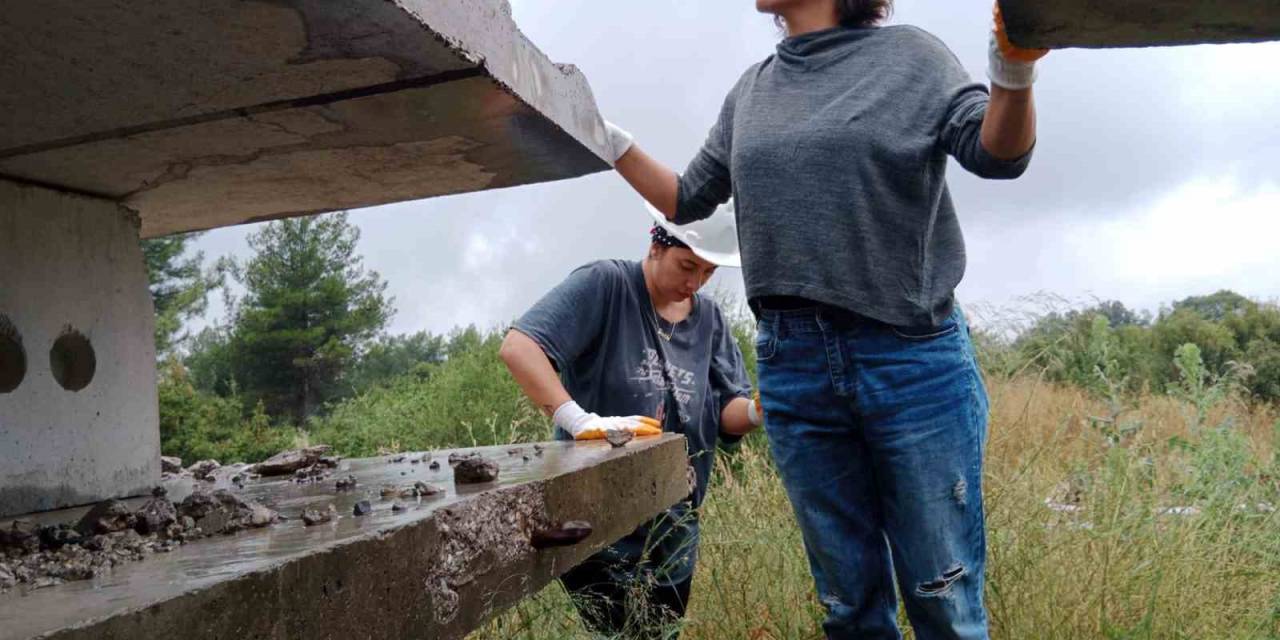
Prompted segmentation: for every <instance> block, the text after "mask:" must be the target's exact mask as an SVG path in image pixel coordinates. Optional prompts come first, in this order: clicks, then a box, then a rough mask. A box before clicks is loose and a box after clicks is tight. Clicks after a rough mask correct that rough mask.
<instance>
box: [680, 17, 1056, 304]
mask: <svg viewBox="0 0 1280 640" xmlns="http://www.w3.org/2000/svg"><path fill="white" fill-rule="evenodd" d="M989 100H990V97H989V95H988V93H987V89H986V87H985V86H984V85H982V84H977V83H975V82H973V81H972V79H971V78H970V77H969V75H968V73H966V72H965V70H964V68H963V67H962V66H961V65H960V62H959V60H957V59H956V57H955V55H954V54H952V53H951V51H950V50H949V49H947V47H946V45H944V44H943V43H942V42H941V41H940V40H938V39H937V38H935V37H934V36H932V35H930V34H929V33H927V32H925V31H923V30H921V29H918V28H915V27H909V26H892V27H880V28H845V27H840V28H835V29H828V30H825V31H819V32H815V33H809V34H804V35H801V36H796V37H794V38H787V39H785V40H783V41H782V42H781V43H780V44H779V45H778V50H777V54H775V55H772V56H769V57H768V58H766V59H765V60H764V61H762V62H760V63H758V64H756V65H754V66H752V67H751V68H749V69H747V72H746V73H744V74H743V75H742V78H741V79H739V80H738V83H737V84H736V85H735V86H734V88H733V90H732V91H730V92H729V96H728V97H727V98H726V99H725V102H724V107H723V108H722V109H721V112H720V117H719V119H718V121H717V122H716V124H715V126H713V127H712V129H711V133H710V135H709V136H708V137H707V142H706V144H705V145H704V146H703V148H702V150H701V151H700V152H699V153H698V155H697V156H696V157H695V158H694V159H693V161H692V162H691V163H690V164H689V167H688V169H687V170H686V171H685V172H684V175H682V176H680V184H679V204H678V208H677V215H676V222H677V223H679V224H686V223H689V222H692V221H694V220H698V219H701V218H704V217H706V216H708V215H710V214H711V212H712V211H713V210H714V208H715V206H716V205H718V204H720V203H722V202H724V201H725V200H726V199H728V198H729V197H730V196H731V195H732V196H733V198H734V204H735V208H736V210H737V215H738V238H739V243H740V245H741V248H742V262H743V277H744V279H745V280H746V286H747V297H748V299H750V300H755V299H758V298H759V297H761V296H797V297H802V298H808V299H811V300H814V301H817V302H821V303H825V304H829V305H832V306H836V307H840V308H843V309H847V310H850V311H853V312H855V313H859V314H862V315H865V316H868V317H871V318H874V319H876V320H880V321H882V322H887V323H890V324H894V325H899V326H910V327H932V326H937V325H939V324H941V322H942V321H943V320H944V319H945V318H946V317H947V316H948V315H949V314H950V313H951V309H952V305H953V299H954V291H955V288H956V285H958V284H959V283H960V278H961V276H963V275H964V267H965V253H964V238H963V236H962V235H961V233H960V225H959V222H958V221H957V220H956V212H955V208H954V207H953V206H952V203H951V195H950V193H949V192H948V190H947V183H946V168H947V155H948V154H950V155H952V156H954V157H955V158H956V159H957V160H958V161H959V162H960V164H961V165H962V166H964V167H965V168H966V169H968V170H969V171H972V172H973V173H975V174H977V175H979V176H982V177H985V178H1016V177H1018V176H1019V175H1021V174H1022V172H1023V171H1024V170H1025V169H1026V167H1027V164H1028V162H1029V161H1030V156H1031V154H1030V153H1028V154H1027V155H1026V156H1025V157H1023V158H1019V159H1017V160H1014V161H1001V160H998V159H996V158H994V157H993V156H991V155H990V154H988V153H987V152H986V150H985V149H983V147H982V144H981V143H980V141H979V138H980V136H979V132H980V130H981V128H982V119H983V116H984V115H985V114H986V110H987V103H988V101H989Z"/></svg>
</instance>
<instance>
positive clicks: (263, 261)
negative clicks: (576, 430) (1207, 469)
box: [144, 213, 1280, 461]
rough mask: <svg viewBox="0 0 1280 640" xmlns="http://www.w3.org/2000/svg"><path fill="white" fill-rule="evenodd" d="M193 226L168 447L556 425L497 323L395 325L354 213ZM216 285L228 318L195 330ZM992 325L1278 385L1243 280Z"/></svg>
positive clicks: (164, 335)
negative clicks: (220, 253) (1192, 356)
mask: <svg viewBox="0 0 1280 640" xmlns="http://www.w3.org/2000/svg"><path fill="white" fill-rule="evenodd" d="M194 238H195V236H194V235H185V236H173V237H169V238H161V239H156V240H148V241H146V242H145V243H144V255H145V256H146V259H147V265H148V269H149V272H150V274H151V292H152V297H153V300H154V301H155V307H156V347H157V353H159V354H160V358H161V361H160V363H159V364H158V367H157V368H158V372H159V373H158V375H159V382H160V414H161V437H162V446H163V448H164V451H165V453H166V454H170V455H179V456H182V457H183V458H184V459H189V460H191V459H200V458H210V457H215V458H219V459H223V461H227V460H229V459H242V460H246V461H252V460H256V459H260V458H263V457H265V456H268V455H271V454H272V453H274V452H276V451H278V450H280V449H282V448H285V447H287V446H290V445H291V444H293V443H294V442H296V441H298V440H300V439H310V440H313V441H317V442H318V441H323V442H326V443H329V444H333V445H335V446H337V447H338V448H339V450H340V451H342V452H343V453H345V454H347V455H371V454H373V453H376V452H377V451H378V450H380V449H385V448H392V449H395V448H399V449H425V448H433V447H444V446H457V445H474V444H491V443H498V442H510V441H516V440H542V439H546V438H547V437H549V435H550V427H549V424H548V423H547V421H546V420H545V419H544V418H543V417H542V416H541V415H540V414H539V413H538V412H537V411H536V410H534V409H533V407H532V406H531V405H529V404H528V403H527V402H526V401H525V400H524V399H523V396H522V395H521V394H520V393H519V390H518V388H517V387H516V386H515V383H514V382H513V381H512V380H511V379H510V376H509V375H508V374H507V372H506V370H505V368H504V367H503V366H502V364H501V362H500V360H499V359H498V357H497V350H498V345H499V343H500V341H501V337H502V332H501V331H500V330H492V331H481V330H478V329H476V328H475V327H469V328H465V329H457V330H455V331H453V332H451V333H450V334H448V335H436V334H431V333H429V332H418V333H413V334H407V335H388V334H387V333H386V326H387V323H388V321H389V319H390V318H391V317H392V315H393V314H394V313H395V310H394V307H393V301H392V299H391V298H390V297H388V296H387V295H386V282H385V281H384V280H383V279H382V278H381V276H379V274H377V273H376V272H374V271H370V270H368V269H366V268H365V267H364V266H363V262H362V258H361V256H360V255H359V253H358V251H357V243H358V241H359V231H358V229H357V228H356V227H355V226H354V225H352V224H351V223H350V222H349V221H348V219H347V216H346V214H345V213H337V214H330V215H325V216H316V217H309V218H295V219H289V220H280V221H274V222H271V223H268V224H266V225H264V226H262V227H261V228H260V229H259V230H258V231H257V232H255V233H254V234H252V235H251V236H250V239H249V246H250V248H251V250H252V251H251V255H250V256H249V257H248V259H247V260H244V261H236V260H231V259H229V258H223V259H220V260H218V261H217V262H216V264H215V265H214V266H213V267H212V268H210V269H207V270H205V269H203V267H202V264H203V256H202V255H201V254H199V253H193V252H191V251H190V250H189V249H190V243H191V241H192V240H193V239H194ZM231 283H235V285H237V287H236V289H237V292H238V295H232V294H231V293H230V291H231V289H232V286H231ZM218 290H221V291H222V292H223V294H224V297H226V298H227V300H228V304H227V313H226V317H225V319H224V320H223V321H222V322H221V323H219V324H216V325H213V326H209V327H206V328H204V329H203V330H202V331H200V332H198V333H195V334H194V335H190V334H189V333H187V331H186V330H185V327H186V326H187V325H188V324H189V323H190V321H191V320H192V319H193V318H197V317H200V316H201V315H202V314H203V313H204V312H205V311H206V309H207V302H208V298H209V296H210V294H211V293H212V292H214V291H218ZM726 311H728V312H729V314H728V315H729V316H730V317H731V318H732V322H733V324H734V332H735V335H736V337H737V338H738V341H739V344H740V346H741V347H742V350H743V353H744V355H745V356H746V357H747V360H748V365H749V367H748V368H749V369H750V370H751V373H752V374H753V376H754V368H755V367H754V355H755V354H754V348H753V343H754V328H753V323H752V320H751V317H750V315H749V314H748V313H747V312H746V310H745V309H744V308H742V307H741V306H739V305H735V306H733V308H727V309H726ZM993 329H996V328H988V329H986V330H977V331H975V338H976V342H977V344H978V347H979V355H980V358H981V360H982V363H983V366H984V369H985V370H986V371H987V373H988V374H989V375H998V376H1005V377H1012V376H1016V375H1021V374H1025V373H1033V374H1036V375H1040V376H1044V377H1046V378H1048V379H1049V380H1052V381H1054V382H1057V383H1060V384H1064V385H1073V386H1078V387H1081V388H1084V389H1087V390H1089V391H1090V392H1092V393H1094V394H1095V395H1097V396H1099V397H1102V398H1106V399H1108V400H1110V401H1111V402H1112V403H1113V404H1114V405H1115V406H1117V407H1120V406H1122V405H1124V403H1125V402H1126V398H1132V397H1136V396H1138V395H1141V394H1144V393H1155V394H1166V393H1178V390H1179V385H1180V384H1182V381H1184V380H1185V379H1186V376H1185V375H1184V372H1183V371H1182V370H1181V369H1180V368H1179V367H1180V365H1179V358H1178V354H1179V350H1180V349H1182V348H1183V347H1184V346H1185V345H1194V347H1195V349H1196V359H1197V362H1199V363H1200V364H1199V365H1198V366H1201V367H1202V370H1203V377H1204V379H1205V380H1206V381H1207V382H1206V384H1209V385H1214V384H1219V383H1223V384H1225V383H1227V382H1229V383H1230V384H1232V385H1236V386H1238V387H1239V388H1240V390H1241V391H1242V392H1243V393H1244V394H1246V395H1247V396H1249V397H1251V398H1252V399H1254V400H1255V401H1257V402H1276V401H1278V400H1280V307H1278V306H1277V305H1276V304H1274V303H1266V302H1260V301H1255V300H1250V299H1248V298H1246V297H1244V296H1241V295H1239V294H1236V293H1234V292H1231V291H1219V292H1217V293H1213V294H1210V295H1203V296H1192V297H1188V298H1185V299H1183V300H1179V301H1177V302H1174V303H1172V304H1171V305H1170V306H1168V307H1167V308H1164V309H1161V310H1160V312H1159V313H1157V314H1155V315H1154V316H1153V315H1151V314H1147V313H1140V312H1136V311H1134V310H1131V309H1129V308H1127V307H1126V306H1125V305H1124V304H1122V303H1121V302H1118V301H1107V302H1103V303H1099V304H1095V305H1092V306H1089V307H1087V308H1080V309H1071V310H1066V311H1056V312H1049V313H1044V314H1042V315H1041V316H1039V317H1038V318H1036V319H1035V320H1034V322H1032V323H1030V324H1029V326H1027V327H1026V328H1025V329H1023V330H1021V331H1018V332H1016V333H1015V334H1014V335H1011V336H1010V335H1003V334H1000V333H997V332H996V331H994V330H993ZM1183 357H1184V360H1185V359H1186V357H1187V356H1186V354H1185V353H1184V354H1183ZM1219 386H1221V385H1219ZM1117 411H1119V409H1117Z"/></svg>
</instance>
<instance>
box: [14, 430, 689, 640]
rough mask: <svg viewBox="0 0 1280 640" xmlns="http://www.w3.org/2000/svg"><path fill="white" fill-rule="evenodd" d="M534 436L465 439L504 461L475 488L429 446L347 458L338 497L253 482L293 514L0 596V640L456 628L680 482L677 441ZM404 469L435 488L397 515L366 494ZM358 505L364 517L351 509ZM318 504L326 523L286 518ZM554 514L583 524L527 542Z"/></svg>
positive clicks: (377, 634) (579, 552)
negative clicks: (460, 481) (87, 575)
mask: <svg viewBox="0 0 1280 640" xmlns="http://www.w3.org/2000/svg"><path fill="white" fill-rule="evenodd" d="M542 446H544V447H545V450H544V451H543V452H542V453H541V455H539V454H538V453H537V452H536V451H535V450H534V449H533V447H532V445H522V446H520V447H517V448H516V449H515V450H514V453H511V452H509V449H510V448H509V447H487V448H483V449H478V450H476V451H479V452H480V453H482V454H483V455H485V456H486V457H487V458H489V459H490V460H493V461H495V462H497V463H498V464H499V465H500V466H501V473H500V476H499V480H498V481H497V482H496V483H494V484H488V485H463V486H455V485H454V484H453V483H452V481H451V477H452V472H451V470H450V468H449V466H448V465H447V464H446V463H445V456H447V454H448V453H449V452H447V451H445V452H433V454H434V456H435V459H436V460H439V461H440V463H441V464H440V467H441V468H440V469H438V470H436V471H432V470H431V469H430V468H429V466H428V465H427V464H425V463H423V464H412V462H411V458H412V457H410V459H406V460H405V461H403V462H398V463H389V462H388V460H387V459H386V458H377V459H367V460H352V461H346V462H344V463H342V464H343V468H341V469H339V470H338V471H337V472H336V474H335V477H342V476H345V475H346V474H348V473H350V474H354V475H356V476H357V478H358V482H359V484H358V485H357V490H356V491H355V492H351V493H341V494H335V493H334V491H333V482H332V480H330V481H328V482H324V483H322V484H312V485H298V484H295V483H293V482H292V481H290V480H281V481H275V482H255V483H250V485H249V486H248V487H246V489H245V490H244V492H243V493H244V495H245V497H246V498H250V499H253V500H257V501H259V502H262V503H264V504H266V505H267V506H270V507H273V508H275V509H277V510H279V511H281V512H282V513H283V514H285V515H287V516H289V517H290V518H291V519H290V520H288V521H286V522H284V523H281V524H277V525H274V526H272V527H270V528H267V529H258V530H251V531H245V532H241V533H238V534H235V535H233V536H229V537H219V538H209V539H205V540H202V541H198V542H194V543H190V544H187V545H184V546H182V547H179V548H178V549H176V550H175V551H173V552H171V553H168V554H163V555H155V556H151V557H149V558H146V559H144V560H142V561H141V562H137V563H133V564H127V565H121V566H118V567H116V568H115V569H113V570H112V573H111V574H109V575H106V576H100V577H98V578H95V579H93V580H92V581H85V582H77V583H68V584H64V585H60V586H56V587H50V588H45V589H38V590H34V591H25V592H21V591H14V592H13V593H10V594H6V595H4V596H0V638H2V639H6V640H7V639H16V638H58V639H80V638H84V639H89V638H93V639H95V640H124V639H130V640H132V639H133V638H176V637H181V638H184V639H185V640H201V639H205V638H208V639H214V638H226V637H228V636H229V635H233V636H234V637H243V638H271V639H277V638H278V639H282V640H283V639H286V638H290V639H292V638H406V639H407V638H441V639H445V640H448V639H452V638H462V637H464V636H465V635H466V633H467V632H468V631H470V630H472V629H474V628H475V627H477V626H478V625H480V624H481V623H483V622H484V621H485V620H487V619H488V618H489V617H491V616H492V615H494V614H495V613H497V612H499V611H501V610H503V609H505V608H506V607H509V606H510V605H512V604H514V603H515V602H516V601H518V600H519V599H520V598H522V597H524V596H526V595H528V594H530V593H533V592H535V591H537V590H538V589H540V588H542V587H543V586H544V585H546V584H547V583H548V582H549V581H550V580H551V579H552V578H554V577H555V576H558V575H560V574H561V573H563V572H564V571H565V570H567V569H569V568H570V567H572V566H574V565H575V564H577V563H578V562H581V561H582V560H583V559H585V558H586V557H587V556H588V555H590V554H591V553H594V552H595V551H597V550H599V549H600V548H601V547H603V546H604V545H606V544H609V543H611V542H613V541H615V540H617V539H619V538H621V537H622V536H623V535H625V534H627V533H629V532H631V531H632V530H633V529H634V528H635V527H636V526H637V525H639V524H641V523H643V522H645V521H646V520H648V519H649V518H651V517H653V516H654V515H656V514H657V513H659V512H660V511H662V510H663V509H665V508H666V507H668V506H670V505H671V504H674V503H675V502H677V501H678V500H681V499H683V498H684V497H686V496H687V495H688V493H689V487H688V484H687V480H686V474H685V468H686V465H687V464H688V462H687V457H686V456H687V454H686V450H685V443H684V438H683V437H682V436H677V435H665V436H662V437H661V438H643V439H639V440H634V441H632V442H631V443H630V444H629V445H627V446H626V447H624V448H619V449H615V448H612V447H610V446H609V445H608V444H607V443H605V442H603V441H599V442H590V443H580V444H575V443H567V442H558V443H547V444H546V445H542ZM525 455H528V456H529V460H528V461H527V462H526V461H525V460H524V456H525ZM416 480H421V481H425V482H430V483H434V484H436V485H438V486H440V487H442V488H445V489H446V493H443V494H440V495H438V496H434V497H431V498H422V499H421V501H420V502H416V501H412V500H406V501H404V502H406V503H408V504H409V509H408V510H407V511H404V512H400V513H395V512H392V511H391V509H390V504H391V501H390V500H379V499H378V489H379V487H380V485H381V484H383V483H396V484H401V485H405V484H408V485H411V484H412V483H413V482H414V481H416ZM358 500H370V501H371V502H372V503H373V505H374V511H373V513H372V514H370V515H366V516H361V517H353V516H352V507H353V505H354V504H355V502H356V501H358ZM330 503H332V504H334V505H335V507H336V508H337V511H338V513H339V514H341V517H340V518H339V519H338V520H336V521H335V522H333V523H329V524H321V525H317V526H312V527H307V526H304V525H303V523H302V522H301V521H300V520H299V519H298V514H299V513H300V512H301V511H302V510H303V509H304V508H324V507H326V506H327V505H328V504H330ZM80 511H83V510H80ZM79 515H80V513H79V511H71V512H68V513H66V514H65V518H64V519H66V520H73V519H75V518H77V517H78V516H79ZM43 519H45V520H48V516H47V515H46V516H45V517H44V518H43ZM566 520H586V521H589V522H590V523H591V524H592V525H594V532H593V533H592V534H591V536H590V537H589V538H587V539H586V540H585V541H583V542H581V543H579V544H577V545H574V546H569V547H560V548H553V549H544V550H541V551H539V550H535V549H534V548H533V547H532V546H531V545H530V535H531V533H532V531H534V530H536V529H538V528H542V527H545V526H548V525H549V524H551V523H558V522H562V521H566ZM0 526H3V523H0Z"/></svg>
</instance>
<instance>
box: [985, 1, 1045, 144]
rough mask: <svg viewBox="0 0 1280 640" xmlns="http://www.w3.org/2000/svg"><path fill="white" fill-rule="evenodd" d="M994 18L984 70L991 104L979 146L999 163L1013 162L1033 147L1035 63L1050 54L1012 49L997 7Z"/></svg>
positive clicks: (1042, 50)
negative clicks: (1002, 161)
mask: <svg viewBox="0 0 1280 640" xmlns="http://www.w3.org/2000/svg"><path fill="white" fill-rule="evenodd" d="M994 14H995V16H994V23H995V25H994V28H993V29H992V33H991V38H990V42H989V43H988V48H989V56H988V67H987V75H988V76H989V77H990V78H991V102H990V104H988V105H987V114H986V117H985V118H983V121H982V136H981V138H982V146H983V148H984V149H986V150H987V153H989V154H991V155H992V156H994V157H995V158H997V159H999V160H1016V159H1018V158H1021V157H1022V156H1025V155H1027V152H1029V151H1031V147H1032V146H1034V145H1035V143H1036V101H1035V98H1034V96H1033V95H1032V93H1031V85H1032V84H1033V83H1034V82H1035V80H1036V69H1035V64H1036V61H1037V60H1039V59H1040V58H1043V57H1044V56H1045V54H1047V53H1049V51H1048V50H1047V49H1022V48H1019V47H1017V46H1015V45H1014V44H1013V43H1012V42H1010V41H1009V35H1008V33H1006V32H1005V26H1004V16H1003V15H1001V13H1000V5H999V4H997V5H996V7H995V10H994Z"/></svg>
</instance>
